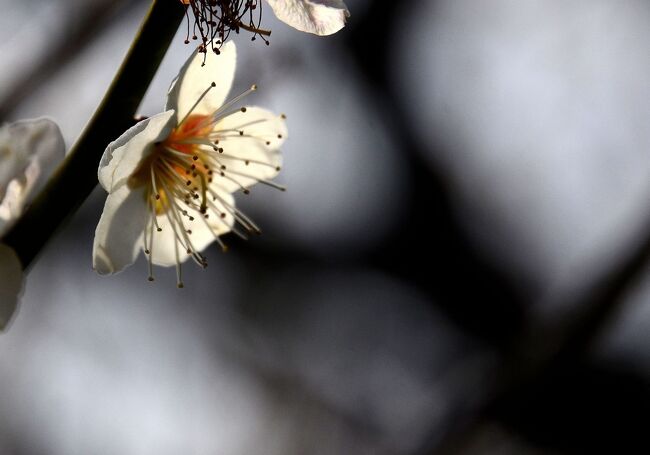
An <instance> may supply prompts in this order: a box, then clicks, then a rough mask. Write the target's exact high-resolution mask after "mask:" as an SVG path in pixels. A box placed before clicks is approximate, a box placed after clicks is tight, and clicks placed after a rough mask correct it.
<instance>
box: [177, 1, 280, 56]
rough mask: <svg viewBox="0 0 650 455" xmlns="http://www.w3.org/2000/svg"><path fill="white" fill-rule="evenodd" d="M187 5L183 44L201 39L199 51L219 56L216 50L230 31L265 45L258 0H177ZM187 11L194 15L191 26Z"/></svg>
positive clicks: (267, 41)
mask: <svg viewBox="0 0 650 455" xmlns="http://www.w3.org/2000/svg"><path fill="white" fill-rule="evenodd" d="M181 2H182V3H183V4H185V5H187V9H186V11H185V14H186V16H187V36H186V38H185V44H189V42H190V39H192V40H195V41H196V40H199V37H200V40H201V44H200V45H199V51H200V52H203V53H205V52H207V50H208V49H211V50H212V51H213V52H215V53H216V54H219V48H220V47H221V46H222V45H223V43H225V42H226V40H227V39H228V38H229V36H230V34H231V33H232V32H235V33H237V34H238V33H239V31H240V30H246V31H249V32H251V33H252V34H253V36H252V38H251V40H253V41H255V40H256V39H257V37H259V38H261V39H262V40H263V41H264V42H265V43H266V44H267V45H268V44H269V40H268V39H267V37H268V36H270V35H271V31H270V30H264V29H262V28H261V27H260V26H261V23H262V1H261V0H181ZM189 12H191V13H192V15H193V16H194V25H193V26H192V25H191V24H190V22H191V21H190V18H189Z"/></svg>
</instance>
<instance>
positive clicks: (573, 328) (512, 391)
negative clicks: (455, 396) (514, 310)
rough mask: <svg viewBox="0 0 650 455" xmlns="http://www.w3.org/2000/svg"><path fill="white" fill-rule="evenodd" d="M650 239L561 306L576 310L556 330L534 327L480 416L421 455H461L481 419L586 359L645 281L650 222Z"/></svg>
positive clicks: (510, 355)
mask: <svg viewBox="0 0 650 455" xmlns="http://www.w3.org/2000/svg"><path fill="white" fill-rule="evenodd" d="M645 224H646V226H648V227H647V229H646V231H645V232H646V234H645V235H644V236H643V237H642V238H640V239H639V241H637V242H633V245H631V247H630V253H629V255H628V256H627V257H626V258H624V259H622V260H620V261H618V262H615V263H614V264H612V266H611V267H609V268H608V269H607V270H605V271H604V272H602V273H601V274H600V276H599V277H597V279H596V280H594V282H595V285H593V286H591V287H590V288H589V289H588V290H587V291H586V292H584V293H583V295H582V296H580V297H579V298H578V299H577V301H560V302H558V303H559V304H560V305H561V306H562V307H569V308H574V310H573V311H572V312H571V313H570V314H569V315H568V316H567V317H566V318H564V319H563V320H561V321H560V322H557V323H554V324H552V325H550V326H547V325H543V324H539V325H531V326H529V328H528V330H525V331H524V332H523V333H522V335H521V336H520V337H519V341H518V342H516V343H514V344H513V345H512V346H511V348H510V350H509V351H507V353H506V354H505V355H504V357H503V360H502V362H501V367H500V368H499V369H498V376H497V379H496V389H495V390H494V391H493V393H492V394H491V395H490V396H489V397H488V399H487V400H486V401H485V402H484V403H482V404H480V406H479V409H476V410H475V411H476V412H475V413H473V414H472V415H471V416H470V415H465V416H458V417H459V418H458V419H456V423H457V425H456V427H455V428H453V429H452V431H450V432H449V434H448V437H447V439H446V440H445V441H443V443H442V444H441V445H439V444H428V447H426V448H425V449H424V450H422V451H421V453H431V452H432V451H433V450H434V448H435V447H437V450H436V453H450V454H451V453H458V450H459V447H461V446H462V445H464V444H465V443H466V442H467V441H468V440H471V439H472V435H474V434H475V432H476V431H477V430H478V429H479V428H480V424H481V423H482V421H481V419H482V418H483V417H485V416H486V414H487V415H489V414H490V413H492V412H494V411H495V410H498V408H499V407H501V406H502V405H504V404H506V403H508V402H509V401H511V400H512V398H513V397H516V396H519V393H520V392H521V391H522V390H524V389H526V388H527V387H529V386H531V385H532V384H533V383H534V382H535V380H536V379H537V378H538V377H539V376H540V375H542V374H543V373H548V372H553V371H558V370H560V369H562V368H563V367H564V366H566V365H569V364H571V363H572V362H575V361H576V360H578V359H579V358H580V357H581V356H583V355H585V354H586V353H587V352H588V350H589V348H590V347H592V345H593V344H594V342H595V341H597V340H598V339H599V337H600V336H601V335H602V333H603V331H604V329H606V328H607V326H608V324H609V323H611V322H612V320H613V319H614V316H615V315H616V313H617V312H618V311H620V310H621V307H622V306H623V304H624V303H625V302H626V296H627V293H628V290H629V288H630V286H631V285H633V284H634V283H636V282H638V281H639V279H641V278H642V276H643V273H644V272H645V270H646V268H647V267H648V265H649V264H650V220H646V223H645Z"/></svg>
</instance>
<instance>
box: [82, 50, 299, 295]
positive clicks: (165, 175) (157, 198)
mask: <svg viewBox="0 0 650 455" xmlns="http://www.w3.org/2000/svg"><path fill="white" fill-rule="evenodd" d="M235 63H236V48H235V44H234V43H232V42H228V43H226V44H225V45H224V46H223V47H222V48H221V52H220V54H219V55H216V54H214V53H212V52H208V53H207V55H205V54H203V53H201V52H200V51H199V50H197V51H195V52H194V53H193V54H192V56H191V57H190V58H189V60H188V61H187V62H186V63H185V65H184V66H183V67H182V68H181V70H180V73H179V75H178V77H177V78H176V79H175V80H174V81H173V82H172V84H171V87H170V89H169V93H168V95H167V103H166V108H165V109H166V110H165V112H162V113H160V114H157V115H154V116H152V117H150V118H148V119H146V120H143V121H141V122H139V123H137V124H136V125H135V126H133V127H132V128H131V129H129V130H128V131H126V132H125V133H124V134H123V135H122V136H121V137H120V138H119V139H117V140H116V141H114V142H113V143H111V144H109V146H108V147H107V149H106V151H105V152H104V156H103V157H102V160H101V162H100V165H99V172H98V173H99V182H100V184H101V185H102V186H103V187H104V189H105V190H106V191H107V192H108V193H109V194H108V197H107V199H106V204H105V206H104V211H103V213H102V216H101V219H100V220H99V224H98V226H97V230H96V232H95V242H94V247H93V268H94V269H95V270H96V271H97V272H98V273H100V274H112V273H116V272H119V271H121V270H122V269H124V267H126V266H128V265H130V264H132V263H133V262H134V261H135V259H136V257H137V255H138V254H139V252H140V250H143V251H144V252H145V255H146V256H147V258H148V262H149V280H153V265H161V266H172V265H176V270H177V277H178V286H179V287H182V286H183V283H182V276H181V264H182V263H183V262H185V261H186V260H187V259H188V258H192V259H193V260H194V261H195V262H196V263H197V264H199V265H200V266H202V267H205V265H206V261H205V257H204V256H203V255H202V254H201V252H202V251H203V250H204V249H205V248H206V247H207V246H208V245H209V244H210V243H212V242H213V241H216V242H217V243H219V245H221V247H222V248H224V249H225V245H224V244H223V242H222V241H221V239H220V236H221V235H223V234H225V233H227V232H230V231H232V232H234V233H236V234H238V235H240V236H243V237H245V236H246V233H259V229H258V228H257V226H256V225H255V224H254V223H253V222H252V221H251V220H250V218H248V217H247V216H246V215H244V214H243V213H242V212H241V211H240V210H238V209H236V208H235V202H234V198H233V195H232V193H234V192H236V191H242V192H243V193H245V194H248V192H249V189H248V188H249V187H250V186H251V185H253V184H255V183H258V182H262V183H266V184H268V185H270V186H273V187H277V188H280V189H282V188H281V187H279V186H278V185H276V184H275V183H273V182H271V181H270V179H271V178H273V177H275V176H276V175H277V174H278V172H279V170H280V164H281V162H280V158H281V157H280V152H279V147H280V145H281V144H282V143H283V141H284V140H285V138H286V136H287V130H286V125H285V120H284V116H283V115H276V114H274V113H272V112H269V111H267V110H265V109H262V108H259V107H237V104H238V103H239V102H240V100H241V99H242V98H243V97H244V96H246V95H248V94H249V93H250V92H252V91H254V90H255V89H256V87H255V86H253V87H251V88H250V89H249V90H247V91H246V92H244V93H242V94H241V95H239V96H236V97H235V98H234V99H231V100H230V101H226V97H227V95H228V92H229V91H230V87H231V85H232V81H233V78H234V74H235ZM242 230H243V231H242Z"/></svg>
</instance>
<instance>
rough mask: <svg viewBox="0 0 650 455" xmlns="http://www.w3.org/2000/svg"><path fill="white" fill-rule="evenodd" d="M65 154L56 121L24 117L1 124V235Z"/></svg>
mask: <svg viewBox="0 0 650 455" xmlns="http://www.w3.org/2000/svg"><path fill="white" fill-rule="evenodd" d="M64 155H65V144H64V142H63V137H62V136H61V131H60V130H59V127H58V126H57V125H56V123H54V122H52V121H51V120H48V119H36V120H23V121H20V122H16V123H13V124H8V125H4V126H3V127H2V128H0V235H2V234H3V233H4V232H6V230H7V229H9V227H10V226H11V225H12V224H13V222H14V221H15V220H16V219H17V218H18V217H19V216H20V215H21V214H22V212H23V209H24V207H25V205H26V204H28V203H29V202H30V201H31V200H32V199H33V197H34V195H35V194H36V193H37V192H38V191H39V190H40V189H41V188H42V187H43V186H44V184H45V182H46V181H47V179H48V178H49V176H50V174H51V173H52V171H53V169H54V168H55V166H56V165H57V164H58V163H59V162H60V161H61V160H62V159H63V157H64Z"/></svg>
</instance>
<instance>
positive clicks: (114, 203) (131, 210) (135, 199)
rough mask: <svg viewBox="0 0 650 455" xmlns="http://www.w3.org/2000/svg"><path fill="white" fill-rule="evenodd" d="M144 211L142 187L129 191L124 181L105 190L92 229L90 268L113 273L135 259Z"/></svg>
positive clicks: (143, 221)
mask: <svg viewBox="0 0 650 455" xmlns="http://www.w3.org/2000/svg"><path fill="white" fill-rule="evenodd" d="M147 213H148V209H147V204H146V200H145V194H144V187H140V188H137V189H135V190H132V189H130V188H129V186H128V185H127V184H126V183H124V184H122V185H121V186H119V187H116V188H114V190H113V191H112V192H111V193H109V195H108V197H107V198H106V204H105V205H104V211H103V212H102V217H101V218H100V220H99V224H97V229H96V230H95V242H94V244H93V268H94V269H95V270H96V271H97V273H99V274H100V275H107V274H112V273H117V272H119V271H121V270H122V269H123V268H124V267H126V266H128V265H131V264H132V263H133V261H135V258H136V257H137V256H138V251H139V250H140V246H141V243H142V240H141V239H142V235H143V232H144V227H145V222H146V217H147Z"/></svg>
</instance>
